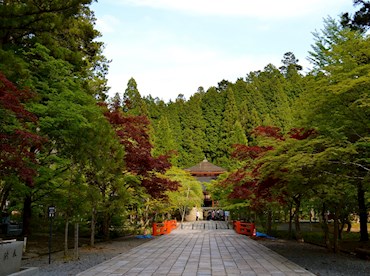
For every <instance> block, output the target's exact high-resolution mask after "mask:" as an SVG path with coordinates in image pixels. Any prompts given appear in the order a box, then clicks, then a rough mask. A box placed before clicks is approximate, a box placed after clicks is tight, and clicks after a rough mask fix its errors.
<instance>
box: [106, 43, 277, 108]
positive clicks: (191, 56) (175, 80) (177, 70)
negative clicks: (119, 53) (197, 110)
mask: <svg viewBox="0 0 370 276" xmlns="http://www.w3.org/2000/svg"><path fill="white" fill-rule="evenodd" d="M138 51H139V52H140V54H141V55H142V56H141V57H142V58H143V59H147V58H148V59H150V61H148V62H150V63H152V65H153V66H148V64H146V65H140V62H138V63H137V64H136V66H135V68H133V67H130V68H125V67H124V66H122V65H123V64H125V61H124V60H122V61H121V62H119V64H120V65H117V64H118V63H116V65H117V68H115V67H116V65H114V66H113V65H112V67H111V70H110V74H109V83H108V84H109V85H110V86H111V87H113V88H114V89H116V90H113V91H111V96H113V95H114V94H115V93H116V92H119V93H123V91H124V90H125V89H126V84H127V81H128V80H129V79H130V78H131V77H133V78H134V79H135V80H136V82H137V84H138V89H139V91H140V93H141V95H142V96H147V95H149V94H151V95H152V96H153V97H158V98H160V99H163V100H165V101H168V100H170V99H172V100H174V99H176V97H177V96H178V95H179V94H184V95H185V97H186V98H189V97H190V95H192V94H194V93H195V92H196V91H197V89H198V87H199V86H203V88H204V89H205V90H207V89H208V88H209V87H211V86H217V84H218V82H220V81H221V80H223V79H226V80H229V81H231V82H235V81H236V79H237V78H239V77H245V76H246V74H247V73H249V72H250V71H254V70H261V69H263V68H264V66H266V65H267V64H268V63H270V62H271V63H275V64H276V63H278V62H279V61H280V60H279V59H276V58H274V57H272V56H266V55H265V56H247V55H246V56H241V57H240V56H239V57H233V56H230V55H228V54H226V53H222V52H217V51H211V50H207V49H203V50H201V49H197V50H196V51H195V50H192V49H188V48H183V47H178V46H175V45H172V46H170V47H166V48H164V49H161V50H160V52H158V53H157V55H156V56H153V55H151V54H150V52H147V53H143V52H142V51H141V50H138ZM134 56H135V54H134ZM164 59H165V60H166V61H165V62H163V60H164ZM127 63H130V64H132V62H127ZM117 87H119V91H117ZM121 95H122V94H121Z"/></svg>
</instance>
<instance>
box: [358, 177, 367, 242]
mask: <svg viewBox="0 0 370 276" xmlns="http://www.w3.org/2000/svg"><path fill="white" fill-rule="evenodd" d="M357 200H358V209H359V216H360V241H368V240H369V233H368V232H367V209H366V201H365V190H364V188H363V185H362V184H359V185H358V186H357Z"/></svg>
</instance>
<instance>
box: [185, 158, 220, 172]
mask: <svg viewBox="0 0 370 276" xmlns="http://www.w3.org/2000/svg"><path fill="white" fill-rule="evenodd" d="M185 171H189V172H191V173H193V174H199V173H211V174H221V173H224V172H226V169H224V168H221V167H218V166H216V165H213V164H212V163H209V162H208V161H207V159H204V160H203V161H202V162H200V163H199V164H197V165H195V166H193V167H190V168H187V169H185Z"/></svg>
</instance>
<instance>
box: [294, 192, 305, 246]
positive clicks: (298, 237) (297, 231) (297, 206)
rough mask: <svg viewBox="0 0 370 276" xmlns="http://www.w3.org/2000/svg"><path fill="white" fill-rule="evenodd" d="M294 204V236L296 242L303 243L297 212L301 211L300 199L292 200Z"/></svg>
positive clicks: (298, 197)
mask: <svg viewBox="0 0 370 276" xmlns="http://www.w3.org/2000/svg"><path fill="white" fill-rule="evenodd" d="M293 199H294V203H295V212H294V225H295V235H296V240H297V241H301V242H302V241H303V236H302V231H301V225H300V223H299V212H300V209H301V197H300V196H296V197H294V198H293Z"/></svg>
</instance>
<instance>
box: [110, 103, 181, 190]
mask: <svg viewBox="0 0 370 276" xmlns="http://www.w3.org/2000/svg"><path fill="white" fill-rule="evenodd" d="M104 115H105V116H106V118H107V119H108V120H109V122H110V123H111V125H112V126H113V127H114V129H115V130H116V134H117V136H118V137H119V140H120V143H121V144H122V145H123V146H124V148H125V151H126V154H125V163H126V167H127V170H128V171H130V172H131V173H134V174H136V175H140V176H142V179H143V180H142V186H143V187H145V188H146V190H147V192H148V193H149V194H150V195H152V196H153V197H161V196H163V194H164V192H165V191H166V190H176V189H177V187H178V183H177V182H172V181H169V180H167V179H163V178H158V177H157V176H156V175H155V172H160V173H163V172H165V171H166V170H167V169H168V168H170V167H171V164H170V162H169V161H168V159H169V156H159V157H153V156H152V154H151V151H152V147H153V146H152V145H151V143H150V137H149V120H148V118H147V117H145V116H132V115H125V114H123V112H122V111H121V108H120V107H119V106H113V107H112V109H111V110H109V109H107V111H106V112H105V114H104Z"/></svg>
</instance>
